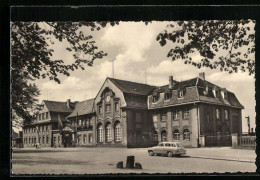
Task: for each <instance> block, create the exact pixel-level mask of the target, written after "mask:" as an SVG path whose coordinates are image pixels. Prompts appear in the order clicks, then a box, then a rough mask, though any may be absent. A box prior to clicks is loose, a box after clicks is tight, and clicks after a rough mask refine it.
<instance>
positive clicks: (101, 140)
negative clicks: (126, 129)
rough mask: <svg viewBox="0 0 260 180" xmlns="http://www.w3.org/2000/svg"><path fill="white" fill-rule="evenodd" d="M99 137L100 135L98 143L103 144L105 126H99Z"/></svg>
mask: <svg viewBox="0 0 260 180" xmlns="http://www.w3.org/2000/svg"><path fill="white" fill-rule="evenodd" d="M97 135H98V139H97V140H98V142H103V125H99V126H98V132H97Z"/></svg>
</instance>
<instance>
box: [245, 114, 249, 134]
mask: <svg viewBox="0 0 260 180" xmlns="http://www.w3.org/2000/svg"><path fill="white" fill-rule="evenodd" d="M246 119H247V126H248V135H249V134H250V117H249V116H246Z"/></svg>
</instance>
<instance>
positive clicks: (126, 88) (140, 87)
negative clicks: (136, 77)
mask: <svg viewBox="0 0 260 180" xmlns="http://www.w3.org/2000/svg"><path fill="white" fill-rule="evenodd" d="M108 79H109V80H110V81H111V82H113V83H114V84H115V85H116V86H117V87H118V88H119V89H120V90H121V91H122V92H123V93H128V94H136V95H148V94H149V93H150V92H151V91H152V90H153V89H154V88H156V86H151V85H148V84H142V83H137V82H131V81H125V80H120V79H113V78H108Z"/></svg>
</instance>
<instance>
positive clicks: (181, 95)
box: [178, 90, 183, 98]
mask: <svg viewBox="0 0 260 180" xmlns="http://www.w3.org/2000/svg"><path fill="white" fill-rule="evenodd" d="M178 95H179V98H182V97H183V90H180V91H179V93H178Z"/></svg>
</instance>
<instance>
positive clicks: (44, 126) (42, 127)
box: [24, 125, 49, 134]
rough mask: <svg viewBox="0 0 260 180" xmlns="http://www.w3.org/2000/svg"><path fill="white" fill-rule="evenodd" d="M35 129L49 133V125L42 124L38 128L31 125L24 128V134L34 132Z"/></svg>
mask: <svg viewBox="0 0 260 180" xmlns="http://www.w3.org/2000/svg"><path fill="white" fill-rule="evenodd" d="M37 131H39V132H43V133H45V131H46V133H47V134H48V133H49V125H42V126H39V128H35V127H31V128H24V134H27V133H28V134H30V133H36V132H37Z"/></svg>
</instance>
